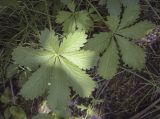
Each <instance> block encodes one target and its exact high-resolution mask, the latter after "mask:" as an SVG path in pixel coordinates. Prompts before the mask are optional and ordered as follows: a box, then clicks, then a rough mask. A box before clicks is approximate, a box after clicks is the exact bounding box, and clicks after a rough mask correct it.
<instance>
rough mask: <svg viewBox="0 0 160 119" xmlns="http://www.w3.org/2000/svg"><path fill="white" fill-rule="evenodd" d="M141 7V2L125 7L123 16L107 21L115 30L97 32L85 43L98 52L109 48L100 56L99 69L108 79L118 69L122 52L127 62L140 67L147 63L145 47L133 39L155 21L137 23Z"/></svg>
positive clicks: (144, 31)
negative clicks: (139, 4)
mask: <svg viewBox="0 0 160 119" xmlns="http://www.w3.org/2000/svg"><path fill="white" fill-rule="evenodd" d="M139 10H140V9H139V6H138V5H137V4H136V5H135V6H134V5H133V6H130V7H126V8H125V10H124V13H123V15H122V19H119V17H118V16H115V15H113V16H109V17H108V21H106V24H107V25H108V26H109V28H110V30H111V31H110V32H101V33H99V34H97V35H94V38H91V39H89V41H88V43H87V45H86V47H85V48H86V49H89V50H94V51H96V52H98V53H103V52H104V51H105V50H106V51H105V52H104V53H103V56H102V57H101V58H100V62H99V69H98V73H99V74H100V75H101V76H103V77H104V78H106V79H111V78H112V77H113V76H114V75H115V73H116V72H117V69H118V64H119V59H120V57H119V55H118V54H119V53H120V54H121V55H122V60H123V62H124V63H125V65H127V66H129V67H132V68H133V69H138V70H141V69H142V68H143V67H144V66H145V57H146V55H145V52H144V50H143V49H142V48H140V47H138V46H137V45H135V44H133V43H132V42H130V39H132V40H133V39H138V38H141V37H143V36H145V34H146V33H147V31H148V30H150V29H151V28H153V26H154V25H153V24H152V23H151V22H149V21H146V20H145V21H140V22H138V23H137V22H136V19H137V18H138V17H139V13H140V11H139ZM117 46H118V47H117ZM119 51H120V52H119Z"/></svg>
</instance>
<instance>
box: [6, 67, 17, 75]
mask: <svg viewBox="0 0 160 119" xmlns="http://www.w3.org/2000/svg"><path fill="white" fill-rule="evenodd" d="M17 71H18V66H17V65H16V64H10V65H9V66H8V67H7V73H6V78H11V77H12V76H13V75H15V74H16V73H17Z"/></svg>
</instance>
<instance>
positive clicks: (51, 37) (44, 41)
mask: <svg viewBox="0 0 160 119" xmlns="http://www.w3.org/2000/svg"><path fill="white" fill-rule="evenodd" d="M40 43H41V46H42V47H43V48H44V49H46V50H50V51H53V50H55V51H58V47H59V41H58V36H56V35H55V32H54V31H53V30H51V31H49V30H48V29H45V30H44V31H42V32H41V35H40Z"/></svg>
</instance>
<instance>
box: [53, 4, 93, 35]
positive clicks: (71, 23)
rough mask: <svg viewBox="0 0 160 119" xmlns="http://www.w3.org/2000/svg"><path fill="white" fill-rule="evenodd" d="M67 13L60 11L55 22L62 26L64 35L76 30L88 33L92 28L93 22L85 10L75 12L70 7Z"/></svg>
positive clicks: (73, 8)
mask: <svg viewBox="0 0 160 119" xmlns="http://www.w3.org/2000/svg"><path fill="white" fill-rule="evenodd" d="M70 10H71V12H69V11H60V12H59V13H58V15H57V16H56V22H57V23H59V24H62V25H63V31H64V32H65V33H70V32H74V31H75V30H76V29H79V30H85V31H88V30H90V28H91V27H92V26H93V21H92V19H91V18H90V16H89V13H88V11H87V10H81V11H75V7H70Z"/></svg>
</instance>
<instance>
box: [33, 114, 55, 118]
mask: <svg viewBox="0 0 160 119" xmlns="http://www.w3.org/2000/svg"><path fill="white" fill-rule="evenodd" d="M32 119H55V118H54V117H53V116H52V115H49V114H38V115H36V116H34V117H33V118H32Z"/></svg>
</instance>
